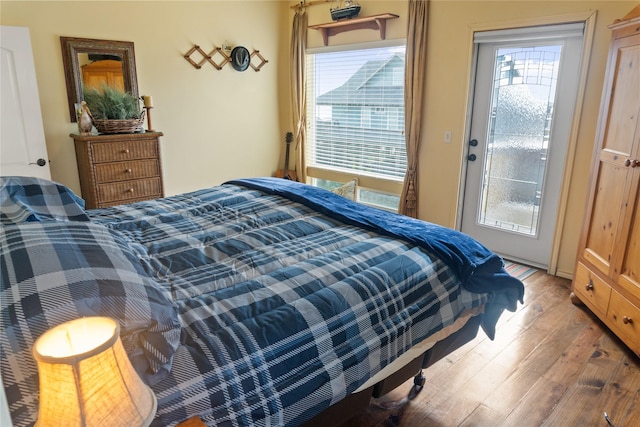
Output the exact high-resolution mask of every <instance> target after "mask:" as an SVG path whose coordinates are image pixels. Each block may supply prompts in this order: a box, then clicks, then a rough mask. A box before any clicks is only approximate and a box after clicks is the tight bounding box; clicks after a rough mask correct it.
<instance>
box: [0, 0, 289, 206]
mask: <svg viewBox="0 0 640 427" xmlns="http://www.w3.org/2000/svg"><path fill="white" fill-rule="evenodd" d="M0 8H1V12H2V14H1V18H0V22H1V24H2V25H14V26H26V27H29V29H30V33H31V41H32V44H33V51H34V57H35V64H36V74H37V79H38V87H39V91H40V101H41V106H42V114H43V119H44V129H45V137H46V142H47V148H48V152H49V158H50V159H51V174H52V178H53V179H54V180H57V181H60V182H62V183H64V184H66V185H68V186H70V187H71V188H72V189H74V190H76V191H78V192H79V191H80V187H79V182H78V175H77V168H76V163H75V152H74V149H73V143H72V140H71V139H70V138H69V133H71V132H76V131H77V126H76V125H75V123H71V122H70V120H69V112H68V108H67V100H66V99H67V95H66V89H65V83H64V74H63V67H62V54H61V50H60V36H72V37H85V38H96V39H109V40H124V41H132V42H134V44H135V53H136V63H137V75H138V85H139V89H140V94H145V95H152V96H153V100H154V104H155V108H154V109H153V110H152V119H153V120H152V121H153V127H154V128H155V129H157V130H160V131H162V132H163V133H164V137H163V138H162V156H163V162H162V165H163V172H164V178H165V190H166V193H167V194H176V193H179V192H183V191H188V190H193V189H196V188H202V187H205V186H208V185H215V184H219V183H221V182H223V181H224V180H227V179H230V178H237V177H242V176H259V175H270V174H273V172H274V171H275V169H276V167H277V163H278V160H279V147H280V143H281V140H283V137H281V135H284V132H285V131H286V130H288V129H285V128H284V127H283V126H286V122H285V124H282V120H281V117H282V116H284V114H282V113H281V111H280V110H279V105H280V103H282V102H285V103H286V102H288V94H286V93H285V94H284V95H285V97H286V99H284V100H283V99H282V94H283V92H282V90H280V89H279V87H278V86H279V84H282V83H281V82H280V81H279V75H280V73H281V71H282V69H284V70H287V69H288V68H287V64H286V62H284V63H283V61H287V60H288V53H287V46H288V41H287V40H286V37H288V35H287V34H286V31H280V30H279V29H280V28H283V29H286V28H287V27H288V23H286V22H283V20H286V19H287V12H288V8H287V4H286V2H278V1H213V2H202V1H200V2H197V1H196V2H189V1H165V2H162V1H143V2H136V1H126V2H125V1H123V2H111V1H106V2H96V1H80V2H75V1H74V2H69V1H60V2H58V1H45V2H32V1H22V2H11V1H4V0H3V1H2V4H1V5H0ZM225 41H228V42H229V43H231V44H232V45H243V46H245V47H247V49H249V51H252V50H253V49H257V50H260V53H261V54H262V55H263V56H264V57H265V58H266V59H267V60H268V61H269V62H268V63H267V64H266V65H265V66H264V67H263V68H262V69H261V70H260V71H259V72H254V71H253V70H252V69H249V70H247V71H245V72H237V71H235V70H234V69H233V68H231V66H230V65H227V66H225V67H224V68H223V69H222V70H220V71H218V70H216V69H214V68H213V67H212V66H210V65H209V64H205V65H204V66H203V67H202V69H200V70H196V69H195V68H194V67H193V66H192V65H191V64H189V63H188V62H187V61H186V60H185V59H184V58H183V55H184V54H185V53H186V52H187V51H189V49H191V47H192V46H193V45H194V44H198V45H200V46H201V47H202V48H203V49H204V50H205V51H207V52H209V51H210V50H212V49H213V48H214V46H220V45H221V44H222V43H223V42H225ZM283 55H284V56H283ZM218 59H219V58H218Z"/></svg>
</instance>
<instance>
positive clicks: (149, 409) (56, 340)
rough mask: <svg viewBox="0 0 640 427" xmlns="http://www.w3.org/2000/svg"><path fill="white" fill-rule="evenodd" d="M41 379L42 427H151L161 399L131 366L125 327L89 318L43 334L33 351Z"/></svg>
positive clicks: (38, 422) (112, 322) (40, 411)
mask: <svg viewBox="0 0 640 427" xmlns="http://www.w3.org/2000/svg"><path fill="white" fill-rule="evenodd" d="M33 354H34V357H35V359H36V362H37V363H38V373H39V377H40V406H39V411H38V421H37V422H36V426H38V427H45V426H65V427H72V426H86V427H91V426H113V427H116V426H122V427H125V426H126V427H130V426H148V425H149V424H150V423H151V420H152V419H153V417H154V415H155V412H156V409H157V402H156V397H155V395H154V394H153V392H152V391H151V389H150V388H149V387H147V385H146V384H144V383H143V382H142V379H141V378H140V377H139V376H138V374H137V373H136V371H135V370H134V369H133V366H131V362H129V358H128V357H127V354H126V353H125V351H124V347H123V346H122V342H121V341H120V325H119V324H118V323H117V322H116V321H115V320H113V319H110V318H108V317H84V318H81V319H76V320H72V321H69V322H66V323H62V324H60V325H58V326H56V327H54V328H52V329H50V330H48V331H47V332H45V333H44V334H42V335H41V336H40V337H39V338H38V339H37V340H36V342H35V344H34V346H33Z"/></svg>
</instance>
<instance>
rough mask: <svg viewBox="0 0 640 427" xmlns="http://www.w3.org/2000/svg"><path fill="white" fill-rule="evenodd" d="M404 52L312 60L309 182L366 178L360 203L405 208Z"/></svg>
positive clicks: (314, 56) (337, 54) (383, 50)
mask: <svg viewBox="0 0 640 427" xmlns="http://www.w3.org/2000/svg"><path fill="white" fill-rule="evenodd" d="M404 66H405V48H404V46H390V47H389V46H387V47H377V48H367V49H356V50H344V51H322V50H319V51H317V52H315V53H308V54H307V152H306V158H307V176H309V177H310V178H311V183H312V184H314V185H317V186H321V187H324V188H329V189H330V188H331V187H332V186H335V185H337V183H340V182H347V181H349V180H350V179H353V178H354V177H357V178H358V182H359V187H360V191H359V192H358V193H359V194H358V199H359V201H361V202H363V203H367V204H373V205H377V206H380V207H384V208H387V209H392V210H397V209H398V204H399V201H400V198H399V194H400V191H401V189H402V181H403V179H404V175H405V172H406V167H407V154H406V145H405V138H404Z"/></svg>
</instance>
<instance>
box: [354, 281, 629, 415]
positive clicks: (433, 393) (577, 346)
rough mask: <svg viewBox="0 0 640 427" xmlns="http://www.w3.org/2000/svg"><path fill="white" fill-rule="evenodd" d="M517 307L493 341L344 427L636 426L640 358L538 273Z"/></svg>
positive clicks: (457, 356) (481, 339)
mask: <svg viewBox="0 0 640 427" xmlns="http://www.w3.org/2000/svg"><path fill="white" fill-rule="evenodd" d="M524 282H525V289H526V291H525V303H524V304H523V305H521V306H519V309H518V310H517V311H516V312H515V313H511V312H505V313H504V314H503V315H502V317H501V318H500V321H499V325H498V330H497V332H496V339H495V340H494V341H491V340H489V339H488V338H487V337H486V335H484V332H480V333H479V334H478V336H477V337H476V338H475V340H473V341H472V342H470V343H468V344H467V345H465V346H464V347H462V348H460V349H459V350H458V351H456V352H454V353H452V354H451V355H449V356H448V357H446V358H445V359H443V360H441V361H439V362H438V363H436V364H435V365H434V366H432V367H430V368H429V369H427V370H425V371H424V374H425V376H426V377H427V383H426V384H425V387H424V389H423V390H422V391H421V392H420V393H419V394H418V395H417V397H416V398H415V399H413V400H410V401H409V400H408V399H406V397H405V396H407V394H408V393H409V391H410V390H411V387H412V386H413V381H412V380H410V381H408V382H407V383H405V384H403V385H402V386H400V387H398V388H397V389H396V390H394V391H393V392H391V393H389V394H387V395H386V396H384V397H383V398H381V399H378V401H377V404H379V405H387V406H388V407H387V408H386V409H381V408H379V407H377V406H376V405H374V404H372V405H370V406H369V409H368V410H367V411H366V412H364V413H362V414H359V415H357V416H356V417H354V418H352V419H351V420H349V421H348V422H347V423H345V424H343V426H342V427H370V426H406V427H409V426H411V427H414V426H425V427H431V426H434V427H449V426H608V424H607V422H606V420H605V419H604V415H603V414H604V412H606V413H607V414H608V416H609V418H610V420H611V422H612V423H613V425H615V427H623V426H640V359H639V358H638V357H636V356H635V355H634V354H633V353H632V352H631V351H630V350H628V349H627V347H625V346H624V344H623V343H622V342H621V341H620V340H618V338H617V337H615V335H613V334H612V333H611V332H610V331H609V330H608V329H606V327H605V326H604V325H603V324H602V323H601V322H600V320H598V319H597V318H596V317H595V316H593V315H592V314H591V313H590V312H589V310H588V309H586V308H585V307H578V306H575V305H573V304H572V303H571V302H570V300H569V292H570V285H571V282H570V281H569V280H566V279H561V278H558V277H554V276H550V275H547V274H544V273H543V272H537V273H535V274H534V275H532V276H530V277H529V278H527V279H526V280H525V281H524Z"/></svg>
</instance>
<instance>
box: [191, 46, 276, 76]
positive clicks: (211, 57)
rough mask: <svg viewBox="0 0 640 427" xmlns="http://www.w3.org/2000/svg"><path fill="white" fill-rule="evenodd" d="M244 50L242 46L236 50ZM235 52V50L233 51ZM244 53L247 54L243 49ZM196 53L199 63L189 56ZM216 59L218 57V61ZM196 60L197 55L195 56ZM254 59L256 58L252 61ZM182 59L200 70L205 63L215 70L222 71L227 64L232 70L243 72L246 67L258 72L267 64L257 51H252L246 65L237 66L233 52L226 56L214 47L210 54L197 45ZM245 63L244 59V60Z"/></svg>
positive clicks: (220, 49) (222, 50) (221, 50)
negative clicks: (231, 66) (230, 65)
mask: <svg viewBox="0 0 640 427" xmlns="http://www.w3.org/2000/svg"><path fill="white" fill-rule="evenodd" d="M238 48H239V49H244V48H243V47H242V46H238V47H237V49H238ZM234 50H235V49H234ZM244 51H245V52H248V51H247V50H246V49H244ZM194 53H197V54H198V55H199V56H200V57H201V58H202V59H200V61H199V62H196V60H194V59H193V58H192V57H191V56H192V55H193V54H194ZM218 57H220V58H219V59H218ZM196 58H197V55H196ZM254 58H258V59H256V60H255V61H254ZM184 59H186V60H187V62H189V63H190V64H191V65H193V66H194V67H195V68H196V69H198V70H199V69H200V68H202V66H203V65H204V64H206V63H207V62H208V63H210V64H211V65H213V67H214V68H215V69H216V70H222V67H224V66H225V65H227V64H232V65H233V68H234V69H236V70H238V71H244V70H246V69H247V65H248V66H250V67H251V68H253V70H254V71H256V72H257V71H260V69H261V68H262V67H263V66H264V65H265V64H266V63H267V62H269V61H268V60H266V59H265V58H264V57H263V56H262V55H261V54H260V51H259V50H254V51H253V52H251V54H250V55H249V57H248V64H244V66H243V64H239V63H238V61H241V59H240V58H239V57H238V56H236V55H234V54H233V52H232V54H231V55H228V54H227V53H226V52H225V51H224V49H222V48H221V47H215V48H214V49H213V50H212V51H211V52H209V53H206V52H205V51H204V50H202V48H201V47H200V46H198V45H193V47H192V48H191V49H190V50H189V52H187V53H185V54H184ZM245 61H246V59H245ZM254 62H255V63H254Z"/></svg>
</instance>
